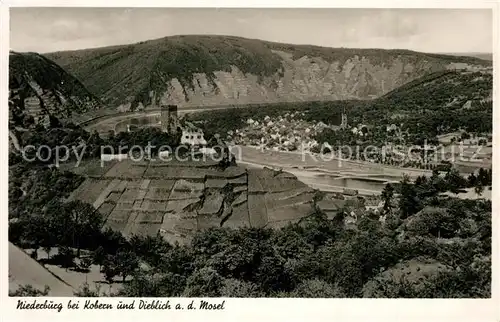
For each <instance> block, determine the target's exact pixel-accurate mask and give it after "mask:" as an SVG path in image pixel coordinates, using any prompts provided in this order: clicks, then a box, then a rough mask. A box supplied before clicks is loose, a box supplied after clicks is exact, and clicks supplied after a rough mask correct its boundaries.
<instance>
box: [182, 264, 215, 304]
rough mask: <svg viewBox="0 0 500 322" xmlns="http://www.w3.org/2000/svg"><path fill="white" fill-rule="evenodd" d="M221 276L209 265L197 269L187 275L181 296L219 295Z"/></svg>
mask: <svg viewBox="0 0 500 322" xmlns="http://www.w3.org/2000/svg"><path fill="white" fill-rule="evenodd" d="M222 281H223V279H222V276H220V275H219V274H218V273H217V271H216V270H215V269H213V268H211V267H204V268H201V269H198V270H196V271H194V272H193V274H191V276H189V278H188V279H187V282H186V288H185V289H184V293H183V296H186V297H219V296H220V289H221V286H222Z"/></svg>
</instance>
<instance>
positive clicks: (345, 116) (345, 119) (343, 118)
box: [340, 107, 347, 129]
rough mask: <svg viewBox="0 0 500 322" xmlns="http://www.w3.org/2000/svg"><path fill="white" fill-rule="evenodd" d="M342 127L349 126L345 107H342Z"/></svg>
mask: <svg viewBox="0 0 500 322" xmlns="http://www.w3.org/2000/svg"><path fill="white" fill-rule="evenodd" d="M340 128H341V129H346V128H347V114H346V113H345V107H344V108H343V109H342V123H340Z"/></svg>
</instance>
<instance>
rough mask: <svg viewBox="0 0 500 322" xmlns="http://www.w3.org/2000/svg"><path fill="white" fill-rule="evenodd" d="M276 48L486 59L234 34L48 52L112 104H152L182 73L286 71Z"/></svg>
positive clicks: (184, 79) (385, 57) (334, 56)
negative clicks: (234, 69)
mask: <svg viewBox="0 0 500 322" xmlns="http://www.w3.org/2000/svg"><path fill="white" fill-rule="evenodd" d="M272 50H281V51H286V52H289V53H291V54H292V55H293V57H294V59H298V58H300V57H303V56H305V55H307V56H309V57H321V58H322V59H324V60H326V61H328V62H333V61H338V62H339V63H340V64H343V63H344V62H345V61H346V60H347V59H350V58H353V57H354V56H355V55H358V56H359V57H362V56H365V57H367V58H368V59H369V60H370V62H371V63H372V64H390V63H392V61H393V60H394V59H395V58H396V57H398V56H400V57H401V58H402V59H403V60H405V61H410V62H413V63H414V64H418V62H419V61H420V60H427V61H431V62H435V63H436V64H443V63H448V62H465V63H473V64H487V62H485V61H482V60H479V59H477V58H471V57H455V56H446V55H438V54H424V53H417V52H413V51H408V50H381V49H346V48H326V47H318V46H309V45H290V44H280V43H272V42H265V41H261V40H256V39H246V38H240V37H232V36H208V35H205V36H199V35H191V36H173V37H166V38H161V39H155V40H149V41H145V42H140V43H137V44H132V45H123V46H113V47H104V48H96V49H85V50H77V51H66V52H55V53H50V54H47V55H46V56H47V57H49V58H51V59H53V60H55V61H56V62H58V63H59V64H60V65H61V66H63V67H64V68H66V69H68V70H69V71H70V72H72V73H73V74H74V75H76V76H77V77H78V78H80V79H82V80H83V81H84V83H85V85H86V86H87V87H88V88H89V90H90V91H92V92H93V93H95V94H96V95H99V96H100V97H103V98H104V99H105V100H106V102H107V103H112V104H116V103H121V102H124V101H126V100H127V99H130V97H127V95H130V96H132V97H134V100H135V103H137V102H143V103H146V104H147V103H149V102H150V99H149V97H148V96H149V91H150V90H152V89H154V90H156V91H162V90H164V89H165V88H164V86H165V84H166V81H168V80H169V79H172V78H177V79H179V81H180V82H181V84H183V85H184V86H192V83H191V82H192V75H193V73H206V74H207V75H208V77H209V78H210V76H212V75H213V72H215V71H230V70H231V65H234V66H237V67H238V68H239V69H240V70H241V71H242V72H244V73H251V74H254V75H259V76H269V75H273V74H275V73H280V71H281V70H282V65H281V58H280V57H279V56H278V55H276V54H274V53H273V52H272Z"/></svg>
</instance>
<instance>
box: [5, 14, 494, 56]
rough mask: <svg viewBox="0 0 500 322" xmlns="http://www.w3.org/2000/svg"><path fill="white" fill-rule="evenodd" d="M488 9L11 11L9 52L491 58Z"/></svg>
mask: <svg viewBox="0 0 500 322" xmlns="http://www.w3.org/2000/svg"><path fill="white" fill-rule="evenodd" d="M492 24H493V16H492V11H491V10H489V9H340V8H337V9H216V8H207V9H202V8H194V9H180V8H133V9H126V8H43V7H40V8H36V7H31V8H11V9H10V28H11V30H10V49H11V50H15V51H20V52H24V51H35V52H40V53H46V52H54V51H62V50H75V49H84V48H93V47H104V46H112V45H121V44H131V43H136V42H140V41H144V40H149V39H156V38H161V37H166V36H173V35H189V34H216V35H233V36H240V37H246V38H256V39H262V40H269V41H276V42H283V43H291V44H310V45H318V46H326V47H350V48H387V49H390V48H398V49H410V50H416V51H421V52H436V53H491V52H492V51H493V49H492V48H493V43H492V39H493V33H492Z"/></svg>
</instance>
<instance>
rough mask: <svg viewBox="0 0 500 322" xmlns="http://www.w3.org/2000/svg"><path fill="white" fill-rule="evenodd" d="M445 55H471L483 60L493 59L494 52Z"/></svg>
mask: <svg viewBox="0 0 500 322" xmlns="http://www.w3.org/2000/svg"><path fill="white" fill-rule="evenodd" d="M443 55H453V56H469V57H475V58H479V59H483V60H489V61H493V54H492V53H445V54H443Z"/></svg>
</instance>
